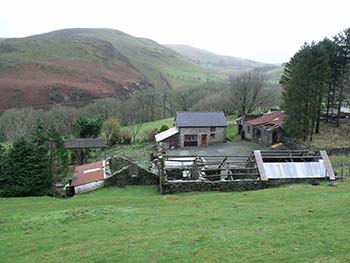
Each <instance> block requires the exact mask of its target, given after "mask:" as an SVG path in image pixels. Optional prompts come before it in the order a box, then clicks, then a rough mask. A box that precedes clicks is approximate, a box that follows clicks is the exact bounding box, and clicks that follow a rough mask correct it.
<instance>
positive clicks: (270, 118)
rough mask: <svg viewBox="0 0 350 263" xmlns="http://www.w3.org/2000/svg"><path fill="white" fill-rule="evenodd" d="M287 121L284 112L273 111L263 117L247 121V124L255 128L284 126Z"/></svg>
mask: <svg viewBox="0 0 350 263" xmlns="http://www.w3.org/2000/svg"><path fill="white" fill-rule="evenodd" d="M284 119H285V114H284V113H283V112H282V111H272V112H270V113H266V114H264V115H263V116H261V117H259V118H256V119H252V120H249V121H247V122H246V123H248V124H250V125H253V126H260V125H282V124H283V122H284Z"/></svg>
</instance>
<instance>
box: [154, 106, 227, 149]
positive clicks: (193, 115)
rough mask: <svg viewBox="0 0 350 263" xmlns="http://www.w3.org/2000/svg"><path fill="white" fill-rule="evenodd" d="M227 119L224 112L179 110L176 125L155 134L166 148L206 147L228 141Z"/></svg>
mask: <svg viewBox="0 0 350 263" xmlns="http://www.w3.org/2000/svg"><path fill="white" fill-rule="evenodd" d="M226 128H227V121H226V118H225V115H224V113H223V112H177V113H176V116H175V121H174V127H172V128H170V129H168V130H166V131H164V132H161V133H158V134H157V135H155V139H156V142H157V143H158V144H161V145H162V146H163V148H164V149H171V148H184V147H191V146H192V147H196V146H200V147H205V146H208V145H210V144H213V143H223V142H226Z"/></svg>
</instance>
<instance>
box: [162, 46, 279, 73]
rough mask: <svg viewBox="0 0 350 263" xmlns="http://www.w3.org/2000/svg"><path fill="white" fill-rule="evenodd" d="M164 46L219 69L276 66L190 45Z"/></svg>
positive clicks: (203, 64)
mask: <svg viewBox="0 0 350 263" xmlns="http://www.w3.org/2000/svg"><path fill="white" fill-rule="evenodd" d="M165 46H166V47H169V48H171V49H173V50H175V51H176V52H178V53H179V54H181V55H183V56H185V57H187V58H189V59H190V60H191V61H193V63H195V64H197V65H200V66H203V67H207V68H211V69H221V70H225V71H245V70H251V69H254V68H263V67H276V65H272V64H267V63H262V62H257V61H253V60H249V59H244V58H237V57H231V56H224V55H218V54H215V53H212V52H209V51H207V50H204V49H199V48H195V47H191V46H188V45H176V44H167V45H165Z"/></svg>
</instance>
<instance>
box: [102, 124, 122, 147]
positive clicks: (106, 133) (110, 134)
mask: <svg viewBox="0 0 350 263" xmlns="http://www.w3.org/2000/svg"><path fill="white" fill-rule="evenodd" d="M102 134H103V137H104V138H105V139H106V142H107V144H108V145H110V146H112V145H114V144H116V143H117V142H118V141H119V140H120V124H119V121H118V120H117V119H114V118H109V119H107V120H106V121H105V122H104V123H103V125H102Z"/></svg>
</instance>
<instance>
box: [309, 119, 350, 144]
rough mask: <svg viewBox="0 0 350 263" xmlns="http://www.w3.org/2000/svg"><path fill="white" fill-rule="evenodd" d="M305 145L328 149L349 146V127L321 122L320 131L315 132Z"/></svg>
mask: <svg viewBox="0 0 350 263" xmlns="http://www.w3.org/2000/svg"><path fill="white" fill-rule="evenodd" d="M307 146H308V147H309V148H313V149H330V148H336V147H350V127H349V126H347V125H342V126H341V127H340V128H336V127H334V126H332V125H326V124H322V125H321V127H320V133H319V134H315V135H314V137H313V140H312V141H311V142H307Z"/></svg>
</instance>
